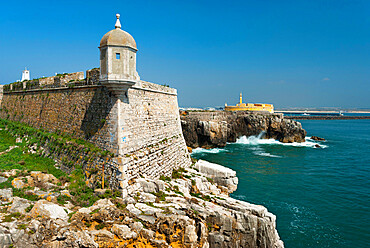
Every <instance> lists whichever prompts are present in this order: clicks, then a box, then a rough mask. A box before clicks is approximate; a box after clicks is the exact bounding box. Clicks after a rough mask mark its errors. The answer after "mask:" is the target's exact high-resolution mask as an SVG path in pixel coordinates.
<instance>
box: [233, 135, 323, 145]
mask: <svg viewBox="0 0 370 248" xmlns="http://www.w3.org/2000/svg"><path fill="white" fill-rule="evenodd" d="M260 137H261V135H258V136H249V137H247V136H242V137H240V138H238V139H237V140H236V142H235V143H234V144H244V145H283V146H294V147H311V148H316V145H319V146H320V147H321V148H327V147H328V146H327V145H323V144H321V143H319V142H314V141H313V140H312V139H311V138H309V137H306V141H305V142H302V143H298V142H293V143H283V142H280V141H278V140H275V139H261V138H260Z"/></svg>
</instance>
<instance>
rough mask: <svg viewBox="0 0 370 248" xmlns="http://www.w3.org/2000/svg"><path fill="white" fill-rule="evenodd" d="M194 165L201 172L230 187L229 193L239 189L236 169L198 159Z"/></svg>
mask: <svg viewBox="0 0 370 248" xmlns="http://www.w3.org/2000/svg"><path fill="white" fill-rule="evenodd" d="M194 167H195V168H196V169H198V170H199V172H200V173H203V174H204V175H206V177H209V178H211V179H212V180H214V182H215V183H217V184H219V185H221V186H225V187H226V188H227V189H228V193H231V192H233V191H235V190H236V189H237V186H238V178H237V177H236V172H235V171H233V170H231V169H229V168H226V167H224V166H221V165H218V164H214V163H210V162H207V161H205V160H198V162H197V163H196V164H195V166H194Z"/></svg>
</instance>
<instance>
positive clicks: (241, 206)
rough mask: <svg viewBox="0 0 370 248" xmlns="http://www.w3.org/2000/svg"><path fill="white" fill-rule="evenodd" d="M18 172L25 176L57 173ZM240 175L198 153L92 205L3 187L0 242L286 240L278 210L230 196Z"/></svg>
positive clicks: (273, 243)
mask: <svg viewBox="0 0 370 248" xmlns="http://www.w3.org/2000/svg"><path fill="white" fill-rule="evenodd" d="M19 173H20V174H21V175H22V177H21V178H19V180H23V179H24V178H27V177H28V176H29V177H30V178H34V179H35V181H36V178H40V179H41V181H43V182H50V181H53V179H54V178H53V177H52V176H51V175H49V174H45V173H41V172H40V173H35V172H31V173H30V175H27V174H29V172H27V171H23V172H19ZM0 174H2V175H5V176H6V175H7V174H6V173H5V172H3V173H0ZM16 176H17V175H16ZM10 180H13V178H12V177H9V181H8V182H6V183H8V184H7V185H9V183H10ZM54 181H55V182H56V180H54ZM237 182H238V180H237V177H236V173H235V171H233V170H231V169H228V168H225V167H222V166H220V165H216V164H211V163H208V162H206V161H201V160H200V161H198V162H197V163H196V164H195V165H193V166H192V167H191V168H187V169H182V168H180V169H179V170H177V171H174V173H173V174H172V178H170V177H162V178H161V179H156V180H153V179H147V178H140V179H137V180H132V181H131V182H130V184H129V186H128V189H127V190H128V196H127V197H125V198H120V197H113V198H109V199H108V198H103V199H100V200H98V201H96V202H95V203H94V204H93V205H92V206H90V207H79V206H76V205H73V204H72V203H71V202H66V203H65V204H63V205H62V204H61V203H58V202H56V201H54V202H52V201H53V199H48V200H45V199H42V197H40V198H39V200H37V201H36V202H32V201H29V200H25V199H23V200H22V198H19V197H15V196H14V197H13V194H12V191H11V190H6V189H2V191H1V197H2V200H3V201H2V202H1V204H0V247H9V246H12V247H28V248H32V247H157V248H162V247H184V248H195V247H201V248H224V247H225V248H226V247H228V248H229V247H230V248H231V247H272V248H282V247H283V242H282V241H281V240H280V238H279V235H278V233H277V231H276V224H275V220H276V218H275V216H274V215H273V214H271V213H269V212H268V211H267V209H266V208H265V207H263V206H260V205H254V204H250V203H247V202H243V201H239V200H235V199H233V198H231V197H229V193H230V192H232V191H233V190H235V189H236V185H237ZM27 185H29V184H27ZM27 187H29V188H32V187H31V186H27ZM63 187H64V186H60V187H59V188H58V187H55V188H54V191H60V190H61V189H62V188H63ZM13 188H14V186H13ZM30 190H31V191H35V190H36V189H30ZM59 193H61V192H59ZM17 209H18V210H17ZM10 210H12V211H10ZM14 210H17V211H18V212H15V211H14Z"/></svg>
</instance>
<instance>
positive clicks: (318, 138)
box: [311, 136, 325, 141]
mask: <svg viewBox="0 0 370 248" xmlns="http://www.w3.org/2000/svg"><path fill="white" fill-rule="evenodd" d="M311 139H313V140H316V141H325V139H324V138H320V137H317V136H311Z"/></svg>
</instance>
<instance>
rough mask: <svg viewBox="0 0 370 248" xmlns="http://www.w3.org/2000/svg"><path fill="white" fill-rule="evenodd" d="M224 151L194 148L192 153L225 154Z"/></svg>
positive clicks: (220, 149) (221, 149)
mask: <svg viewBox="0 0 370 248" xmlns="http://www.w3.org/2000/svg"><path fill="white" fill-rule="evenodd" d="M226 151H227V150H226V149H223V148H212V149H204V148H199V147H198V148H195V149H193V151H192V153H193V154H197V153H220V152H226Z"/></svg>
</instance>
